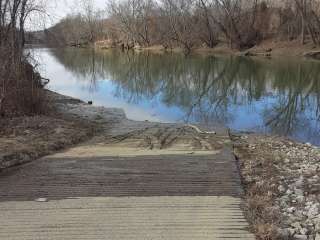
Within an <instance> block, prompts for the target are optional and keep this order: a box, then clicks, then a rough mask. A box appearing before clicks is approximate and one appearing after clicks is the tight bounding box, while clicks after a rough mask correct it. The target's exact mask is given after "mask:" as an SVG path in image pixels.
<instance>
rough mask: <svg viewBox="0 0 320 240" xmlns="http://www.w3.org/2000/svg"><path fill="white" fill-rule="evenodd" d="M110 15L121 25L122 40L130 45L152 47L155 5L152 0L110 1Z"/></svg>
mask: <svg viewBox="0 0 320 240" xmlns="http://www.w3.org/2000/svg"><path fill="white" fill-rule="evenodd" d="M108 8H109V11H110V14H111V15H112V16H113V18H114V19H115V20H116V21H117V22H118V24H119V28H120V29H119V31H121V33H122V38H123V39H122V40H123V41H124V42H126V44H127V45H129V44H133V45H134V44H135V43H137V44H139V45H140V46H150V44H151V38H150V34H151V28H152V14H153V9H154V3H153V1H152V0H125V1H121V2H117V1H114V0H111V1H109V3H108Z"/></svg>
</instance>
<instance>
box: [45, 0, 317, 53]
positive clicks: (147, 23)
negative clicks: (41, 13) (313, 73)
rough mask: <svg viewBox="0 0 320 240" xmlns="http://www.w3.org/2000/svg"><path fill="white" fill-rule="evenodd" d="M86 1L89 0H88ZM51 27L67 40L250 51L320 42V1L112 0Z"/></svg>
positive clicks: (79, 42)
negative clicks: (263, 45)
mask: <svg viewBox="0 0 320 240" xmlns="http://www.w3.org/2000/svg"><path fill="white" fill-rule="evenodd" d="M85 2H86V1H85ZM83 6H84V7H83V11H82V13H76V14H72V15H69V16H67V17H66V18H65V19H63V20H62V21H61V22H60V23H59V24H58V25H56V26H55V27H54V28H53V29H51V32H52V33H56V34H55V36H59V37H60V40H61V42H64V43H68V44H74V45H77V44H82V43H94V42H95V41H97V40H108V41H109V42H111V43H112V44H114V45H119V44H120V45H122V46H123V45H124V46H125V47H127V48H132V47H134V46H137V45H138V46H141V47H149V46H153V45H162V46H164V47H165V48H173V47H182V48H183V49H185V51H186V52H190V51H191V50H192V49H193V48H195V47H203V46H206V47H208V48H214V47H215V46H217V45H218V44H219V43H220V42H226V43H228V44H229V46H230V48H234V49H238V50H244V49H248V48H251V47H253V46H255V45H256V44H258V43H259V42H261V41H262V40H264V39H268V38H280V39H285V40H293V39H298V38H301V42H302V43H305V42H306V41H312V42H313V43H314V44H316V45H319V44H320V2H319V0H291V1H276V0H273V1H272V0H246V1H244V0H119V1H118V0H109V1H108V2H107V10H106V11H105V12H107V13H103V11H99V10H95V9H94V8H93V5H92V4H90V3H89V4H83Z"/></svg>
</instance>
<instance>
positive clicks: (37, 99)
mask: <svg viewBox="0 0 320 240" xmlns="http://www.w3.org/2000/svg"><path fill="white" fill-rule="evenodd" d="M36 9H37V8H36V6H35V5H34V4H33V1H32V0H0V115H1V116H2V117H4V116H11V115H20V114H34V113H39V112H41V111H42V110H43V106H42V104H43V101H42V100H43V95H42V92H41V88H42V82H41V77H40V75H39V74H37V73H36V72H35V71H34V67H33V66H32V65H30V64H29V63H28V56H27V55H26V54H25V53H24V44H25V29H24V26H25V21H26V19H27V17H28V15H29V14H30V13H31V12H32V11H34V10H36Z"/></svg>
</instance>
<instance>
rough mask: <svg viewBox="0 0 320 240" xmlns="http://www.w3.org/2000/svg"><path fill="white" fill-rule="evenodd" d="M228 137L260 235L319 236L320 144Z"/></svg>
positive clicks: (300, 239)
mask: <svg viewBox="0 0 320 240" xmlns="http://www.w3.org/2000/svg"><path fill="white" fill-rule="evenodd" d="M232 139H233V142H234V146H235V154H236V156H237V158H238V160H239V164H240V169H241V174H242V177H243V184H244V187H245V191H246V195H245V198H246V208H247V217H248V219H249V221H250V222H251V225H252V230H253V231H254V232H255V233H256V234H257V236H259V239H297V240H310V239H311V240H314V239H316V240H319V238H320V204H319V202H320V149H319V148H317V147H314V146H312V145H310V144H301V143H296V142H293V141H290V140H288V139H285V138H280V137H275V136H264V135H256V134H240V135H234V136H233V137H232Z"/></svg>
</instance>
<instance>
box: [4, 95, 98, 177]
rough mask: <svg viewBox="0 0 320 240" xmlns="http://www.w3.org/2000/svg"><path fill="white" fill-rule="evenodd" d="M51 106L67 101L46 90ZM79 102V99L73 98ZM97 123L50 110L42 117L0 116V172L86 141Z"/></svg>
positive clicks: (92, 133)
mask: <svg viewBox="0 0 320 240" xmlns="http://www.w3.org/2000/svg"><path fill="white" fill-rule="evenodd" d="M48 95H49V99H50V101H51V105H52V106H55V105H56V104H57V103H58V102H60V104H67V102H68V100H67V99H65V100H63V101H62V99H61V98H60V99H59V98H58V97H57V96H59V95H53V94H51V93H50V92H48ZM73 101H79V100H73ZM95 129H96V126H94V124H92V123H91V122H89V121H85V120H84V119H78V118H74V117H72V116H71V115H70V114H68V113H61V112H58V111H56V110H55V107H53V109H52V112H51V113H50V114H48V115H42V116H33V117H30V116H23V117H16V118H2V119H0V171H1V170H3V169H5V168H8V167H12V166H15V165H19V164H23V163H26V162H30V161H32V160H34V159H37V158H39V157H42V156H44V155H47V154H50V153H53V152H55V151H58V150H61V149H64V148H66V147H69V146H71V145H73V144H76V143H79V142H81V141H84V140H87V139H88V138H90V137H91V136H92V135H94V132H95Z"/></svg>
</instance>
